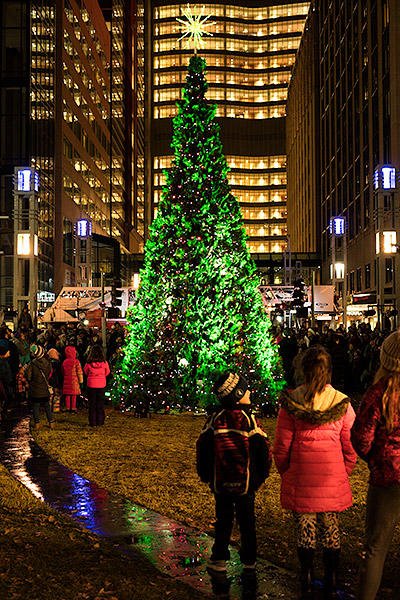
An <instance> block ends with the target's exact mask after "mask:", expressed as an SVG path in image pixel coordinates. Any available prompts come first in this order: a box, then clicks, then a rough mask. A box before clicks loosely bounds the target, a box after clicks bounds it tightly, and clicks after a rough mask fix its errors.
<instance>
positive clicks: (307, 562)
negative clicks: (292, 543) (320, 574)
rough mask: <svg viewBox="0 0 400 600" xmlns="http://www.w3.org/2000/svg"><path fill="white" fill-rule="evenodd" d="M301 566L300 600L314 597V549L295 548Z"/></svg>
mask: <svg viewBox="0 0 400 600" xmlns="http://www.w3.org/2000/svg"><path fill="white" fill-rule="evenodd" d="M297 556H298V557H299V561H300V566H301V575H300V583H301V598H303V599H305V598H313V596H314V548H303V547H301V546H299V547H298V548H297Z"/></svg>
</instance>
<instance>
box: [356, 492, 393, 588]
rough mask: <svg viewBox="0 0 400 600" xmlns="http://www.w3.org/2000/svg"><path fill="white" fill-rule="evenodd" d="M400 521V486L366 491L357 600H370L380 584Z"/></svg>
mask: <svg viewBox="0 0 400 600" xmlns="http://www.w3.org/2000/svg"><path fill="white" fill-rule="evenodd" d="M399 521H400V485H394V486H390V487H381V486H378V485H371V484H370V486H369V488H368V497H367V515H366V519H365V556H364V558H363V560H362V562H361V565H360V570H359V580H358V589H357V595H356V598H358V600H373V599H374V598H375V596H376V594H377V592H378V590H379V586H380V584H381V579H382V572H383V565H384V564H385V558H386V554H387V551H388V550H389V546H390V542H391V541H392V537H393V533H394V530H395V529H396V525H397V524H398V523H399Z"/></svg>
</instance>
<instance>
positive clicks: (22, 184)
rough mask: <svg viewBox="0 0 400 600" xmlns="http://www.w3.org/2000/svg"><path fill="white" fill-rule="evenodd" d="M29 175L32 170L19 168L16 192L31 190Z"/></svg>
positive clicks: (30, 175)
mask: <svg viewBox="0 0 400 600" xmlns="http://www.w3.org/2000/svg"><path fill="white" fill-rule="evenodd" d="M31 177H32V171H31V170H30V169H20V170H19V171H17V191H18V192H30V191H31Z"/></svg>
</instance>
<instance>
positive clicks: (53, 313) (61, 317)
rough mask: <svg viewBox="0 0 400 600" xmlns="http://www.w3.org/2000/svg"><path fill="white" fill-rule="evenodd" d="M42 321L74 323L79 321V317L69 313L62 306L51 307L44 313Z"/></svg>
mask: <svg viewBox="0 0 400 600" xmlns="http://www.w3.org/2000/svg"><path fill="white" fill-rule="evenodd" d="M42 321H43V322H44V323H55V322H62V323H72V322H77V321H79V319H77V318H76V317H73V316H71V315H70V314H69V313H67V312H66V311H65V310H63V309H62V308H53V307H50V308H48V309H47V310H46V312H45V313H44V315H43V317H42Z"/></svg>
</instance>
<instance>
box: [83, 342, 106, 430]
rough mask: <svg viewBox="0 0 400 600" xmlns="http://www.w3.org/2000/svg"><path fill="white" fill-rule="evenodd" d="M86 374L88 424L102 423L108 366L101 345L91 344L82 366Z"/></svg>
mask: <svg viewBox="0 0 400 600" xmlns="http://www.w3.org/2000/svg"><path fill="white" fill-rule="evenodd" d="M83 370H84V372H85V375H86V376H87V396H88V402H89V425H90V426H91V427H98V426H100V425H104V420H105V413H104V404H105V392H106V384H107V375H108V374H109V373H110V367H109V365H108V362H107V361H106V359H105V357H104V353H103V349H102V347H101V346H97V345H95V346H93V347H92V349H91V351H90V354H89V356H88V359H87V363H86V365H85V366H84V368H83Z"/></svg>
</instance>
